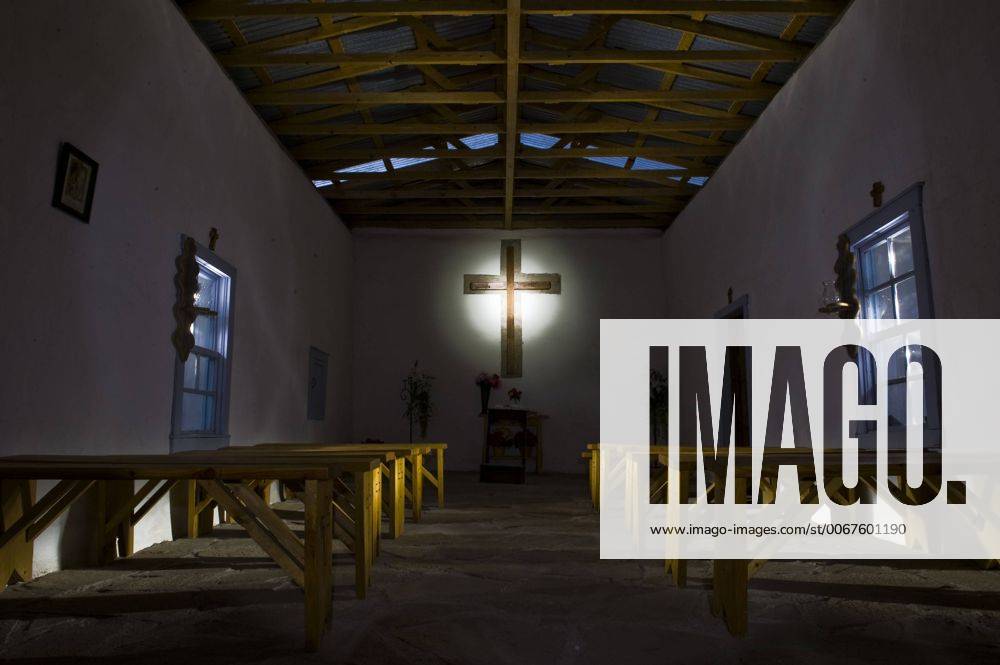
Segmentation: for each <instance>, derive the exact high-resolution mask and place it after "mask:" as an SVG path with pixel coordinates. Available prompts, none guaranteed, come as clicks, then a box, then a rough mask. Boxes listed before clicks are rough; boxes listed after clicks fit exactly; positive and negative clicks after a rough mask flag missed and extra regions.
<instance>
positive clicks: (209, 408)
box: [181, 393, 215, 432]
mask: <svg viewBox="0 0 1000 665" xmlns="http://www.w3.org/2000/svg"><path fill="white" fill-rule="evenodd" d="M214 427H215V398H214V397H211V396H209V395H198V394H193V393H184V397H183V399H182V400H181V430H182V431H184V432H210V431H212V430H213V429H214Z"/></svg>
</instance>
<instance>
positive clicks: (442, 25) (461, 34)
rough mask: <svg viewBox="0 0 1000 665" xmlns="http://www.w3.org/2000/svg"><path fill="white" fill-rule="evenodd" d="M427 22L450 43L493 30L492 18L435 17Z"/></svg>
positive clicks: (429, 18)
mask: <svg viewBox="0 0 1000 665" xmlns="http://www.w3.org/2000/svg"><path fill="white" fill-rule="evenodd" d="M425 21H427V22H428V23H429V24H430V26H431V28H432V29H433V30H434V32H436V33H437V34H438V35H440V36H441V37H442V38H444V39H447V40H449V41H454V40H457V39H464V38H466V37H472V36H473V35H479V34H484V33H487V32H489V31H490V30H492V29H493V17H492V16H434V17H428V18H427V19H425Z"/></svg>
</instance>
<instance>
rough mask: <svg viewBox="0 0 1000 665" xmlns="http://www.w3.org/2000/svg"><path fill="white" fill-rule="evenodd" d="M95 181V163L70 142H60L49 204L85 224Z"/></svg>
mask: <svg viewBox="0 0 1000 665" xmlns="http://www.w3.org/2000/svg"><path fill="white" fill-rule="evenodd" d="M96 184H97V162H95V161H94V160H93V159H91V158H90V157H88V156H87V155H85V154H84V153H83V151H81V150H80V149H79V148H77V147H76V146H74V145H73V144H71V143H63V144H62V145H60V146H59V161H58V162H57V165H56V186H55V191H54V192H53V194H52V205H53V206H55V207H56V208H59V209H60V210H63V211H65V212H68V213H69V214H71V215H73V216H74V217H76V218H77V219H79V220H80V221H81V222H84V223H86V224H89V223H90V208H91V206H92V205H93V203H94V187H95V186H96Z"/></svg>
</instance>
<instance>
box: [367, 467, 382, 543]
mask: <svg viewBox="0 0 1000 665" xmlns="http://www.w3.org/2000/svg"><path fill="white" fill-rule="evenodd" d="M370 475H371V483H372V505H371V512H372V527H371V529H372V557H373V558H374V557H376V556H378V555H379V552H380V551H381V549H382V469H381V465H380V468H378V469H376V470H374V471H372V472H371V474H370Z"/></svg>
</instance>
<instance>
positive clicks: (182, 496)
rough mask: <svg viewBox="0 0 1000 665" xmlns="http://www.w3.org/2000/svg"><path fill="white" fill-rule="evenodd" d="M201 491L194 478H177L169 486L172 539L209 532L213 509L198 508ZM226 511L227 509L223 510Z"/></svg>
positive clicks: (196, 536) (212, 523) (195, 536)
mask: <svg viewBox="0 0 1000 665" xmlns="http://www.w3.org/2000/svg"><path fill="white" fill-rule="evenodd" d="M201 500H202V492H201V491H199V488H198V483H197V481H194V480H179V481H177V483H176V484H175V485H174V486H173V487H171V488H170V529H171V532H172V534H173V538H174V540H178V539H180V538H198V537H200V536H204V535H207V534H210V533H211V532H212V527H213V525H214V519H213V517H214V516H213V514H212V513H213V511H212V510H209V509H205V510H200V511H199V510H198V504H199V502H200V501H201ZM225 512H226V513H227V518H228V516H229V515H228V513H229V511H225Z"/></svg>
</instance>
